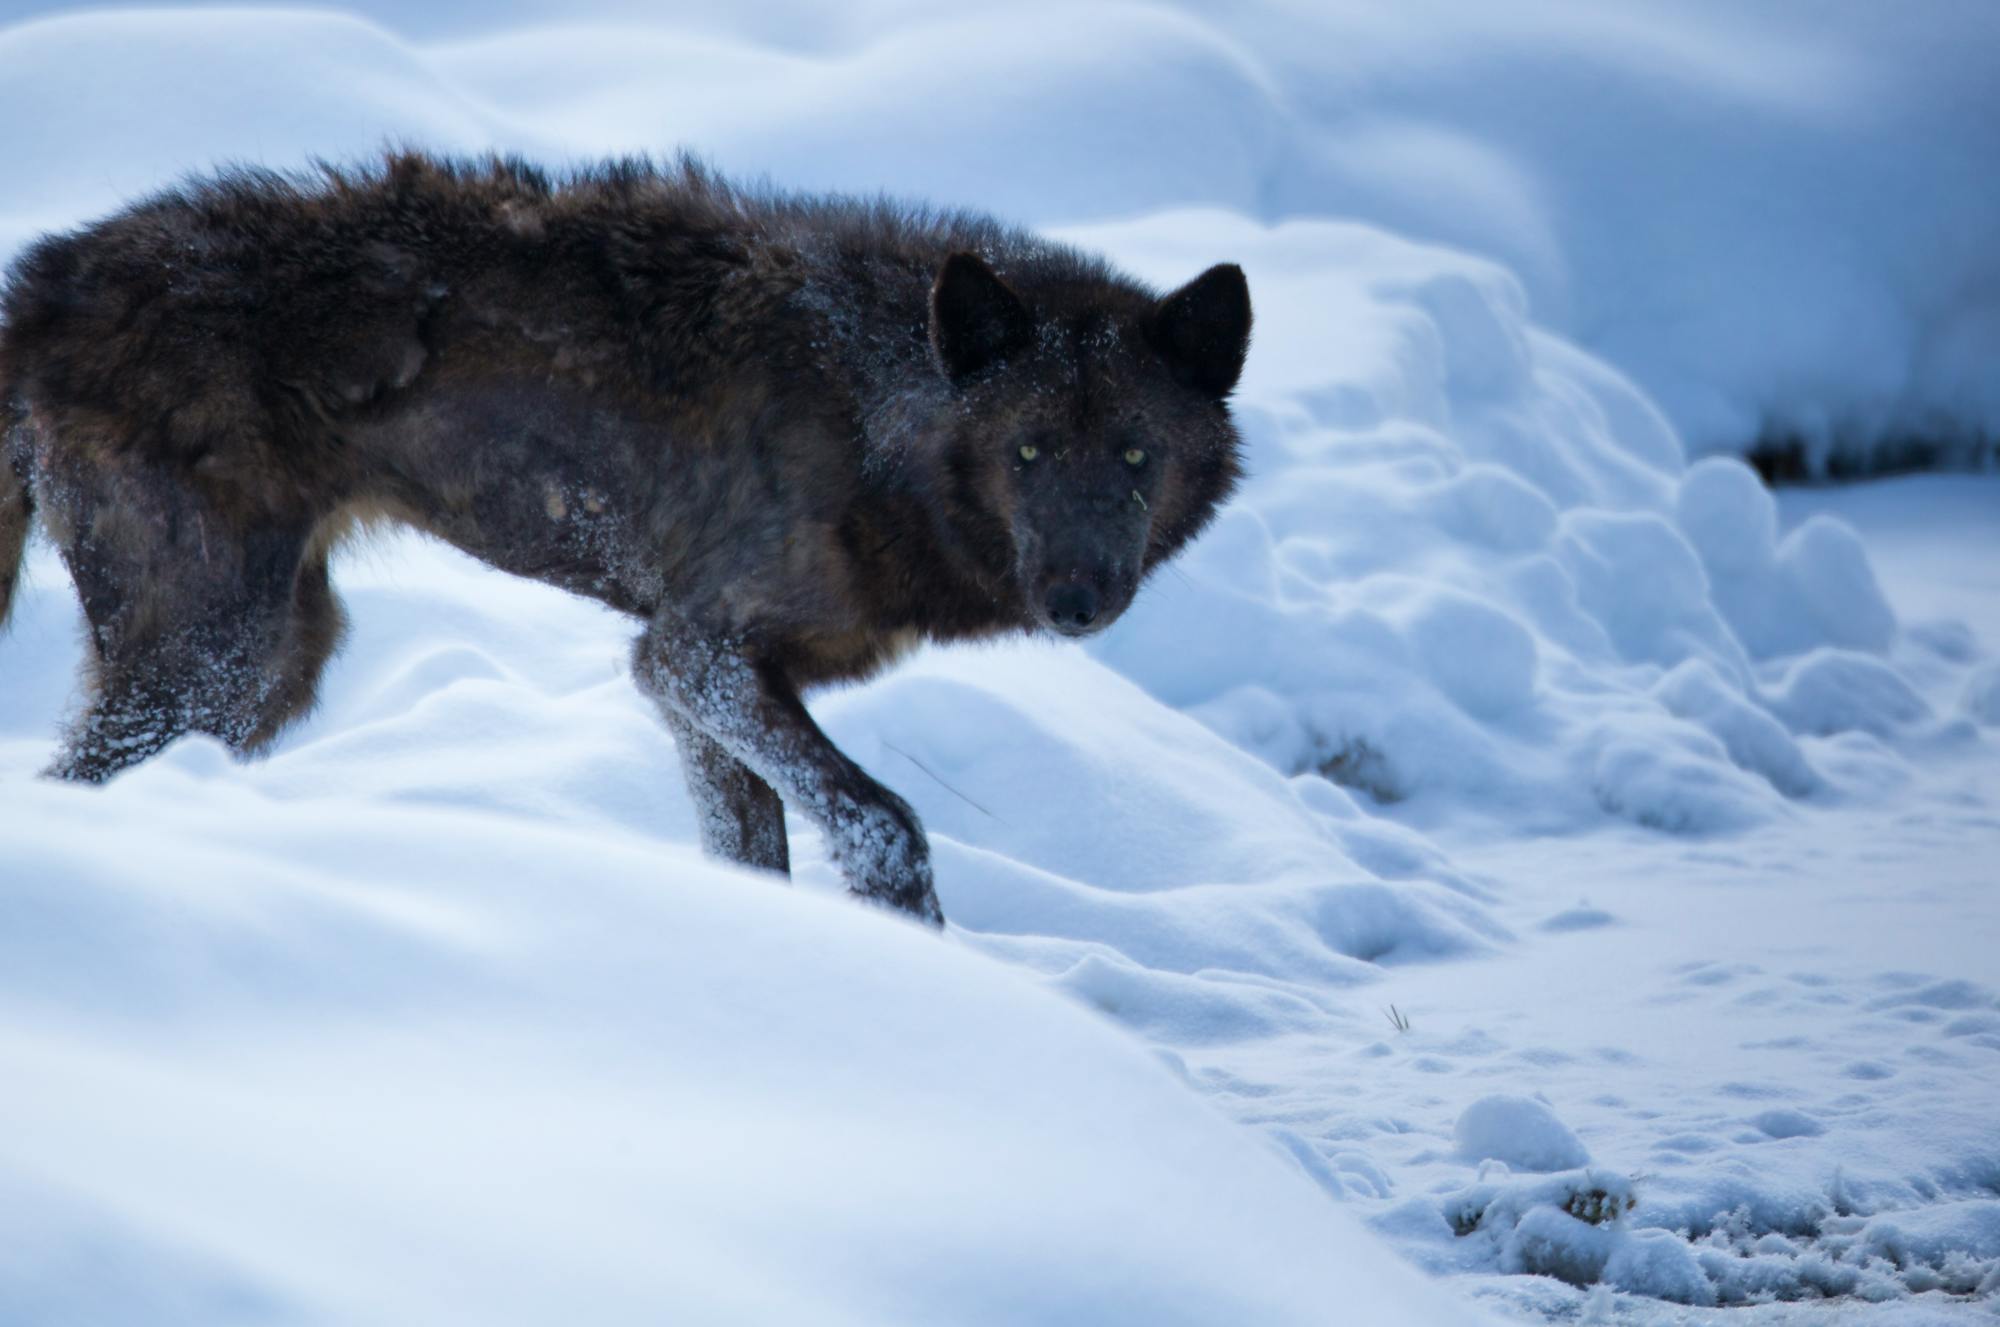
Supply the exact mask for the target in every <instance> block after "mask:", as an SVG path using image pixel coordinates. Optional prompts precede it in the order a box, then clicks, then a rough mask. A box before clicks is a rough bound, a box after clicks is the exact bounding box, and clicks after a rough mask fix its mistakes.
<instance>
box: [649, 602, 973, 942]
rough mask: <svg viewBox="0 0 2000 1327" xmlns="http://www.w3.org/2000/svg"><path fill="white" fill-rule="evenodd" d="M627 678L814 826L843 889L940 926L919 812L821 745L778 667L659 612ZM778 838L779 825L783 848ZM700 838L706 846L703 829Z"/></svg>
mask: <svg viewBox="0 0 2000 1327" xmlns="http://www.w3.org/2000/svg"><path fill="white" fill-rule="evenodd" d="M632 672H633V676H634V678H635V679H636V680H637V681H638V683H639V685H640V686H641V688H643V689H644V690H645V691H646V693H647V694H648V695H650V696H651V697H652V698H653V699H654V701H655V702H656V703H658V704H659V706H660V707H661V709H662V710H663V711H665V712H666V714H667V716H668V722H669V723H670V724H673V725H675V726H676V729H677V730H678V727H679V726H680V725H683V724H685V725H688V726H691V727H693V728H694V729H696V730H697V731H698V732H699V733H700V734H702V735H704V736H705V737H706V738H707V739H708V740H710V741H711V742H713V743H714V744H715V745H716V746H718V747H720V748H721V753H720V754H723V755H725V756H726V757H733V758H734V759H735V760H737V761H740V762H742V763H743V764H744V765H746V766H748V767H749V769H748V772H749V773H751V774H753V775H754V776H755V778H756V779H759V780H761V781H762V782H763V783H764V784H766V785H768V786H769V787H770V788H773V789H776V790H777V793H778V795H779V796H780V797H782V798H784V800H785V801H787V802H789V803H791V804H792V806H794V807H795V808H797V809H798V811H799V812H800V813H801V814H803V815H805V816H807V817H808V818H809V819H811V820H812V821H813V823H814V824H816V825H818V826H819V830H820V833H821V834H823V835H825V836H826V842H827V848H828V850H829V851H830V852H831V853H832V855H833V859H834V861H835V862H836V863H838V864H839V866H840V870H841V874H842V875H844V876H845V877H846V878H847V886H848V888H849V889H851V890H852V891H853V892H854V893H856V894H859V895H861V896H862V897H864V898H867V899H870V900H872V901H874V902H877V903H882V904H887V905H888V906H890V907H895V908H900V909H902V910H903V911H905V912H908V913H911V914H913V915H915V916H917V917H920V918H922V919H923V920H925V921H927V922H930V923H931V924H932V925H934V926H941V925H943V924H944V913H943V912H942V911H941V910H940V909H939V907H938V901H937V894H936V893H935V892H934V891H933V890H932V888H931V861H930V845H929V844H928V843H927V842H926V841H925V839H924V831H923V827H922V826H921V825H920V824H918V823H917V816H916V813H915V812H914V811H912V810H910V808H909V805H908V804H907V803H905V802H904V801H903V799H902V798H900V797H898V796H896V794H894V793H892V792H890V791H889V790H888V789H887V788H884V787H883V786H882V785H881V784H879V783H877V782H875V780H873V779H871V778H869V777H868V775H867V774H865V773H863V772H862V770H861V767H860V766H859V765H856V764H855V763H854V762H853V761H852V760H849V759H848V758H847V757H846V756H845V755H843V754H841V752H840V749H839V748H838V747H836V746H834V744H833V743H832V742H831V741H829V740H827V736H826V734H825V733H823V732H821V731H820V729H819V725H818V724H816V723H814V722H813V719H812V715H810V714H808V713H807V712H806V707H805V703H804V702H803V701H801V700H800V699H799V696H798V692H797V691H796V690H794V689H793V687H792V685H791V683H790V682H789V681H788V680H786V679H785V678H784V677H783V676H781V675H780V674H779V673H778V672H777V670H776V669H773V668H769V667H766V666H764V665H761V664H759V663H758V662H757V661H756V660H755V659H753V658H752V657H751V656H750V654H749V652H748V651H747V650H746V649H745V648H743V646H742V645H741V644H739V643H736V642H730V641H725V640H719V639H717V638H716V637H715V636H714V635H712V634H710V633H706V632H703V631H701V630H700V629H698V628H695V627H692V626H691V625H690V624H688V623H685V622H683V621H680V620H678V619H674V618H670V617H669V616H668V615H664V614H663V615H662V617H661V618H660V619H659V620H657V621H655V622H654V623H653V625H652V626H651V627H650V628H649V629H648V630H647V632H646V634H645V635H644V636H642V637H640V639H639V644H638V647H637V649H636V650H635V651H634V654H633V669H632ZM683 750H686V748H683ZM685 758H686V757H685V756H684V757H683V759H685ZM689 778H690V780H692V779H693V778H694V771H693V767H692V766H690V767H689ZM703 813H704V817H706V815H707V809H706V808H703ZM783 833H784V827H783V824H782V822H780V824H779V826H778V834H779V841H780V842H782V841H783V837H782V836H783ZM702 837H703V845H704V846H705V847H706V846H709V844H710V840H709V830H708V829H707V828H706V827H704V829H703V831H702ZM711 850H713V849H711Z"/></svg>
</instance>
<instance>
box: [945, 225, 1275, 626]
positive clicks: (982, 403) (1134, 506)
mask: <svg viewBox="0 0 2000 1327" xmlns="http://www.w3.org/2000/svg"><path fill="white" fill-rule="evenodd" d="M930 335H931V348H932V350H933V352H934V353H935V356H936V359H937V364H938V367H939V369H940V370H941V371H942V372H943V373H944V375H945V377H946V378H947V379H948V380H949V381H950V383H951V384H952V392H953V399H954V405H955V407H956V408H955V409H954V410H953V412H952V414H951V423H950V426H949V437H948V438H947V439H945V440H944V443H943V445H944V453H943V454H944V458H945V463H946V467H947V472H948V473H947V481H946V482H947V484H948V485H949V487H950V490H951V501H952V505H953V506H954V507H955V508H956V509H957V510H958V511H959V512H960V513H962V514H970V513H973V512H976V513H977V515H978V519H979V522H980V524H982V525H983V526H984V527H985V533H986V539H985V540H984V541H983V542H985V543H986V544H987V545H988V549H989V560H991V561H1001V560H1006V561H1009V562H1010V563H1011V567H1010V568H1009V571H1008V572H1007V573H1006V574H1007V575H1008V576H1009V577H1010V578H1011V582H1012V584H1013V586H1014V588H1015V590H1016V591H1017V593H1018V595H1019V600H1020V602H1019V611H1020V613H1021V615H1022V618H1023V620H1024V622H1023V624H1024V625H1027V626H1030V627H1039V628H1045V629H1048V630H1051V631H1055V632H1059V633H1061V634H1062V635H1065V636H1086V635H1090V634H1092V633H1094V632H1097V631H1101V630H1103V629H1104V628H1105V627H1107V626H1109V625H1110V624H1111V623H1112V622H1113V621H1115V620H1116V619H1117V617H1118V615H1119V614H1120V613H1122V612H1124V611H1125V609H1126V607H1127V606H1128V605H1130V604H1131V602H1132V596H1133V595H1134V594H1135V593H1136V592H1137V590H1138V588H1139V582H1140V580H1141V579H1142V578H1143V577H1144V576H1145V575H1146V573H1147V572H1149V571H1151V570H1152V569H1153V567H1155V566H1157V565H1158V564H1159V563H1160V562H1162V561H1163V560H1165V559H1166V558H1168V557H1170V556H1172V555H1173V553H1174V552H1175V551H1176V550H1178V549H1179V548H1180V546H1181V545H1182V544H1184V543H1186V542H1187V540H1188V539H1189V538H1191V537H1192V536H1193V535H1194V534H1195V532H1196V531H1198V530H1200V529H1201V527H1202V526H1204V525H1205V524H1207V523H1208V521H1209V519H1210V517H1211V516H1213V515H1214V513H1215V509H1216V507H1217V506H1218V505H1219V504H1220V503H1221V502H1222V500H1223V499H1224V498H1225V497H1227V496H1228V494H1229V492H1230V490H1231V489H1232V488H1233V487H1234V486H1235V484H1236V480H1237V476H1238V474H1239V473H1240V462H1239V458H1238V451H1239V448H1240V442H1239V439H1238V437H1237V434H1236V429H1235V427H1234V425H1233V424H1231V422H1230V418H1229V408H1228V404H1227V400H1228V397H1229V393H1230V392H1231V391H1232V390H1233V389H1234V388H1235V386H1236V380H1237V377H1238V376H1239V375H1240V374H1241V373H1242V371H1243V357H1244V354H1245V352H1246V351H1247V350H1248V349H1249V343H1250V290H1249V287H1248V286H1247V285H1246V284H1245V282H1244V280H1243V272H1242V269H1240V268H1238V267H1236V266H1234V265H1233V264H1222V265H1219V266H1216V267H1211V268H1210V269H1208V271H1206V272H1204V273H1202V274H1201V275H1200V276H1198V277H1196V278H1195V279H1194V280H1193V281H1190V282H1189V283H1188V284H1187V285H1185V286H1182V287H1181V288H1180V289H1179V290H1176V291H1174V292H1173V293H1172V294H1170V295H1167V296H1165V297H1163V298H1159V299H1154V298H1152V297H1151V296H1150V295H1148V294H1145V293H1143V292H1140V291H1139V290H1138V289H1137V288H1136V287H1133V286H1131V285H1128V284H1126V283H1124V282H1121V281H1115V280H1108V279H1104V278H1093V279H1077V280H1073V281H1066V282H1057V283H1046V282H1042V283H1037V284H1036V285H1035V286H1034V287H1033V288H1032V289H1031V290H1029V291H1027V292H1026V293H1024V292H1022V291H1017V290H1016V289H1015V288H1014V287H1012V286H1010V285H1009V284H1008V283H1007V282H1006V281H1003V280H1002V279H1001V278H1000V277H999V276H998V275H997V274H995V272H994V271H993V269H992V268H990V267H988V266H987V265H986V264H985V263H984V262H983V261H981V260H980V259H979V258H978V257H976V256H975V255H973V254H970V253H959V254H954V255H953V256H952V257H950V258H949V259H947V260H946V261H945V263H944V265H943V267H942V268H941V269H940V270H939V272H938V275H937V279H936V281H935V283H934V284H933V286H932V289H931V311H930Z"/></svg>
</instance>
